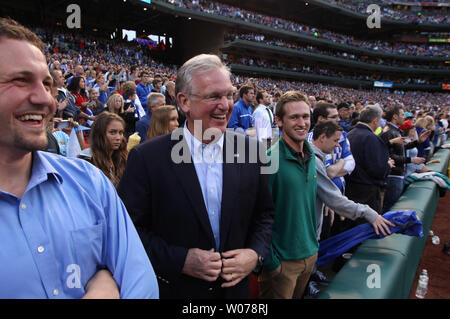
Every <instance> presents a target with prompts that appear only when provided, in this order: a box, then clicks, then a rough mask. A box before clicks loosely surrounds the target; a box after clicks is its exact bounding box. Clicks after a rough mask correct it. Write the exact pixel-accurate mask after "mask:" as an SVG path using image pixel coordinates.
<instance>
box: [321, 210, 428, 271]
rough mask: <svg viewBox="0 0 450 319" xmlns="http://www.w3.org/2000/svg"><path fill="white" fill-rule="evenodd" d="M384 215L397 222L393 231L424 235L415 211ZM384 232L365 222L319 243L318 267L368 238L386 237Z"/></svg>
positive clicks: (392, 221)
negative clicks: (377, 230)
mask: <svg viewBox="0 0 450 319" xmlns="http://www.w3.org/2000/svg"><path fill="white" fill-rule="evenodd" d="M383 217H384V218H385V219H387V220H389V221H390V222H391V223H393V224H395V227H389V228H390V230H391V233H392V234H393V233H400V234H405V235H408V236H418V237H423V230H422V222H421V221H420V220H419V219H418V218H417V216H416V213H415V212H413V211H410V212H408V211H390V212H387V213H385V214H384V215H383ZM384 237H385V236H384V235H383V234H381V233H380V234H379V235H377V234H376V233H375V230H374V228H373V226H372V224H369V223H367V224H363V225H359V226H356V227H354V228H352V229H349V230H347V231H345V232H343V233H340V234H338V235H336V236H333V237H330V238H327V239H325V240H323V241H321V242H320V243H319V256H318V259H317V263H316V265H317V267H320V266H323V265H325V264H327V263H329V262H331V261H333V260H334V259H336V257H339V256H340V255H342V254H343V253H345V252H347V251H348V250H349V249H350V248H352V247H354V246H356V245H358V244H359V243H361V242H363V241H364V240H366V239H370V238H373V239H379V238H384Z"/></svg>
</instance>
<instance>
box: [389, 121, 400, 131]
mask: <svg viewBox="0 0 450 319" xmlns="http://www.w3.org/2000/svg"><path fill="white" fill-rule="evenodd" d="M388 124H389V125H391V126H393V127H395V128H396V129H397V130H398V129H399V128H398V126H397V125H395V124H394V123H392V122H388Z"/></svg>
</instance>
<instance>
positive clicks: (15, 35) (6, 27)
mask: <svg viewBox="0 0 450 319" xmlns="http://www.w3.org/2000/svg"><path fill="white" fill-rule="evenodd" d="M3 37H5V38H7V39H14V40H23V41H27V42H29V43H31V44H33V45H34V46H36V47H37V48H38V49H39V50H41V51H42V52H44V42H42V40H41V39H40V38H39V37H38V36H37V35H36V34H35V33H33V32H31V31H30V30H28V29H27V28H25V27H24V26H23V25H21V24H20V23H18V22H17V21H15V20H13V19H11V18H0V39H1V38H3Z"/></svg>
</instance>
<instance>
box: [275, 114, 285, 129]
mask: <svg viewBox="0 0 450 319" xmlns="http://www.w3.org/2000/svg"><path fill="white" fill-rule="evenodd" d="M275 122H276V123H277V126H278V128H279V129H280V130H281V129H282V128H283V121H282V120H281V119H280V118H279V117H278V116H276V115H275Z"/></svg>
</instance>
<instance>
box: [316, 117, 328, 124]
mask: <svg viewBox="0 0 450 319" xmlns="http://www.w3.org/2000/svg"><path fill="white" fill-rule="evenodd" d="M326 120H327V118H326V117H323V116H322V115H319V117H318V118H317V123H319V122H321V121H326Z"/></svg>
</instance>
